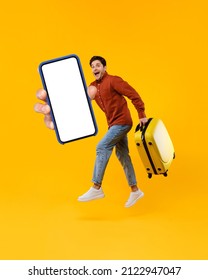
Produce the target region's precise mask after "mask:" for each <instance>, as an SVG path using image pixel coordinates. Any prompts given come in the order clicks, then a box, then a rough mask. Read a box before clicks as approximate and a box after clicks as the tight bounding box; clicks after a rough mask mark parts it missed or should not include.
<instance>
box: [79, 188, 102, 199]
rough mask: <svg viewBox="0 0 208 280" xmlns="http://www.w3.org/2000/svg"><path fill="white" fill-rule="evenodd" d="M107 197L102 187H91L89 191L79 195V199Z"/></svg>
mask: <svg viewBox="0 0 208 280" xmlns="http://www.w3.org/2000/svg"><path fill="white" fill-rule="evenodd" d="M103 197H105V195H104V193H103V190H102V188H100V189H99V190H97V189H95V188H93V187H91V188H90V189H89V191H87V192H86V193H84V194H83V195H81V196H79V197H78V201H90V200H94V199H99V198H103Z"/></svg>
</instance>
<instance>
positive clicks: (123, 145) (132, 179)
mask: <svg viewBox="0 0 208 280" xmlns="http://www.w3.org/2000/svg"><path fill="white" fill-rule="evenodd" d="M116 156H117V158H118V159H119V161H120V163H121V165H122V166H123V169H124V172H125V175H126V178H127V181H128V184H129V186H130V187H131V193H130V196H129V199H128V201H127V202H126V204H125V207H130V206H133V205H134V204H135V203H136V202H137V201H138V200H139V199H140V198H142V197H143V196H144V193H143V192H142V191H141V190H139V189H138V187H137V182H136V175H135V171H134V167H133V164H132V161H131V158H130V156H129V148H128V138H127V135H125V136H124V137H123V138H122V139H121V140H120V141H119V142H118V143H117V144H116Z"/></svg>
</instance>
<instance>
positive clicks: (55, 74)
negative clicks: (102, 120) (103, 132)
mask: <svg viewBox="0 0 208 280" xmlns="http://www.w3.org/2000/svg"><path fill="white" fill-rule="evenodd" d="M39 73H40V76H41V79H42V83H43V86H44V89H45V90H46V92H47V102H48V104H49V106H50V108H51V118H52V121H53V123H54V128H55V131H56V135H57V139H58V141H59V142H60V143H61V144H65V143H68V142H70V141H75V140H78V139H81V138H85V137H89V136H93V135H96V133H97V125H96V121H95V117H94V114H93V109H92V106H91V102H90V99H89V97H88V94H87V87H86V83H85V79H84V74H83V71H82V68H81V63H80V60H79V58H78V57H77V56H76V55H69V56H65V57H60V58H57V59H53V60H48V61H45V62H42V63H41V64H40V66H39Z"/></svg>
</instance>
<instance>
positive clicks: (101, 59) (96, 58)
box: [90, 55, 106, 66]
mask: <svg viewBox="0 0 208 280" xmlns="http://www.w3.org/2000/svg"><path fill="white" fill-rule="evenodd" d="M95 60H99V61H100V62H101V63H102V65H103V66H106V60H105V58H103V57H102V56H98V55H95V56H93V57H92V58H91V59H90V66H91V64H92V62H93V61H95Z"/></svg>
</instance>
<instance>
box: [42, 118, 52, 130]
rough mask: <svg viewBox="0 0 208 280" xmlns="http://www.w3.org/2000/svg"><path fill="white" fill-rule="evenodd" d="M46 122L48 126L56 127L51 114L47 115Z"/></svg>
mask: <svg viewBox="0 0 208 280" xmlns="http://www.w3.org/2000/svg"><path fill="white" fill-rule="evenodd" d="M44 122H45V125H46V127H47V128H50V129H54V124H53V122H52V119H51V116H50V115H45V117H44Z"/></svg>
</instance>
